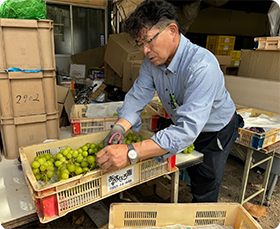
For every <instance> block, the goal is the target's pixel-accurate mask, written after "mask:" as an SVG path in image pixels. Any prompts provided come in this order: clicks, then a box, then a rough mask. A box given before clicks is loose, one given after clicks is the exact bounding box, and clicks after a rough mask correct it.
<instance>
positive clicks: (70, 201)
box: [58, 178, 101, 211]
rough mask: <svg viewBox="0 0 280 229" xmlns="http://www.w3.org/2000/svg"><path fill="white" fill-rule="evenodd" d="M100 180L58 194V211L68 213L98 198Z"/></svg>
mask: <svg viewBox="0 0 280 229" xmlns="http://www.w3.org/2000/svg"><path fill="white" fill-rule="evenodd" d="M100 185H101V184H100V179H99V178H98V179H95V180H92V181H89V182H87V183H85V184H81V185H78V186H75V187H73V188H70V189H67V190H65V191H62V192H60V193H58V204H59V210H60V211H66V210H67V211H68V210H71V209H73V208H76V207H78V206H81V205H83V204H86V203H88V202H90V201H92V200H94V199H97V198H99V197H100Z"/></svg>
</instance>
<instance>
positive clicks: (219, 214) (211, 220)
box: [195, 211, 227, 225]
mask: <svg viewBox="0 0 280 229" xmlns="http://www.w3.org/2000/svg"><path fill="white" fill-rule="evenodd" d="M226 214H227V212H226V211H197V212H196V219H195V225H207V224H219V225H224V223H225V218H226Z"/></svg>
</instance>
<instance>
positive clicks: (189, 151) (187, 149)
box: [182, 144, 194, 154]
mask: <svg viewBox="0 0 280 229" xmlns="http://www.w3.org/2000/svg"><path fill="white" fill-rule="evenodd" d="M193 150H194V144H191V145H190V146H189V147H188V148H186V149H185V150H184V151H183V152H182V153H184V154H190V153H192V151H193Z"/></svg>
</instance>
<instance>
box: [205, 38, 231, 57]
mask: <svg viewBox="0 0 280 229" xmlns="http://www.w3.org/2000/svg"><path fill="white" fill-rule="evenodd" d="M234 44H235V36H207V42H206V48H207V49H208V50H210V51H211V52H212V53H213V54H215V55H226V56H230V52H231V51H232V50H234Z"/></svg>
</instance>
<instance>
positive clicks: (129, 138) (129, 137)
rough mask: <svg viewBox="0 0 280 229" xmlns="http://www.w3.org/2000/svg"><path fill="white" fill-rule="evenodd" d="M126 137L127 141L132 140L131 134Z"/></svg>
mask: <svg viewBox="0 0 280 229" xmlns="http://www.w3.org/2000/svg"><path fill="white" fill-rule="evenodd" d="M126 137H127V140H130V141H131V140H132V138H133V136H132V133H129V134H128V135H127V136H126Z"/></svg>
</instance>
